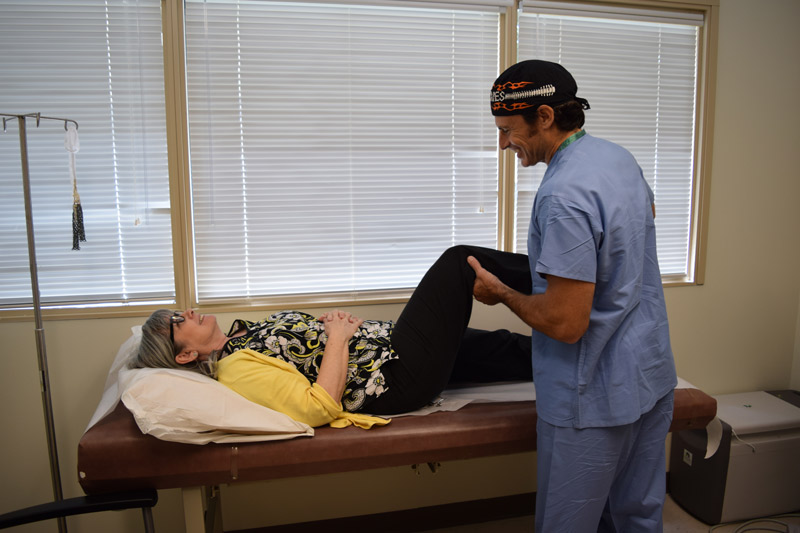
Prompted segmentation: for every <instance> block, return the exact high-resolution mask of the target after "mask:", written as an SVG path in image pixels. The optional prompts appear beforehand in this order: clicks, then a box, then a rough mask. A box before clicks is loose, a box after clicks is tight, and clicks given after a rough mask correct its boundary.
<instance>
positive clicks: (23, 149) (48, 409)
mask: <svg viewBox="0 0 800 533" xmlns="http://www.w3.org/2000/svg"><path fill="white" fill-rule="evenodd" d="M17 119H18V120H19V152H20V158H21V159H22V188H23V192H24V194H25V221H26V223H27V229H28V258H29V260H30V272H31V291H32V292H33V313H34V319H35V324H36V326H35V327H36V330H35V331H36V351H37V353H38V355H39V375H40V380H41V388H42V406H43V408H44V421H45V430H46V432H47V450H48V452H49V454H50V477H51V480H52V483H53V496H54V497H55V500H56V501H61V500H63V499H64V495H63V493H62V491H61V474H60V470H59V466H58V448H57V447H56V430H55V423H54V421H53V403H52V401H51V398H50V374H49V373H48V370H47V350H46V348H45V343H44V327H43V325H42V308H41V303H40V301H39V273H38V271H37V269H36V245H35V244H34V238H33V211H32V208H31V184H30V179H29V173H28V141H27V133H26V130H25V117H24V116H18V117H17ZM57 520H58V531H59V533H66V531H67V521H66V518H64V517H63V516H60V517H58V519H57Z"/></svg>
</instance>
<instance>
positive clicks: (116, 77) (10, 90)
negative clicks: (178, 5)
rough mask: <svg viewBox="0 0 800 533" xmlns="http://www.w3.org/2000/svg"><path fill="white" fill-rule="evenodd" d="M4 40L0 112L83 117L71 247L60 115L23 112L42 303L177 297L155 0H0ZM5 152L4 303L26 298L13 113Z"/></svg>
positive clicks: (0, 200) (0, 284)
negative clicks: (77, 231)
mask: <svg viewBox="0 0 800 533" xmlns="http://www.w3.org/2000/svg"><path fill="white" fill-rule="evenodd" d="M0 43H2V44H0V47H2V49H3V50H4V53H3V54H0V72H2V76H0V112H6V113H14V114H25V113H36V112H39V113H41V114H42V115H45V116H55V117H64V118H70V119H73V120H75V121H77V122H78V124H79V129H78V134H79V139H80V150H79V152H78V153H77V155H76V168H77V185H78V192H79V194H80V199H81V205H82V208H83V214H84V221H85V228H86V237H87V241H86V242H84V243H81V249H80V250H79V251H74V250H72V182H71V178H70V173H69V159H68V152H67V151H66V150H65V147H64V136H65V130H64V127H63V124H60V123H56V122H49V121H42V122H41V123H40V125H39V127H36V124H35V121H34V120H30V119H29V120H28V121H27V141H28V160H29V168H30V181H31V189H32V194H31V196H32V212H33V223H34V229H35V240H36V257H37V265H38V268H37V270H38V274H39V285H40V293H41V297H42V298H41V299H42V302H43V304H46V305H51V306H56V305H61V304H70V303H71V304H86V305H92V304H97V303H104V304H106V305H108V304H113V303H133V302H135V301H137V300H140V299H167V300H172V299H174V292H175V291H174V281H173V278H174V275H173V267H172V241H171V231H170V215H169V192H168V176H167V154H166V134H165V112H164V76H163V72H164V69H163V56H162V49H161V14H160V3H159V1H158V0H136V1H123V0H81V1H80V2H74V1H70V0H0ZM12 50H13V52H12ZM0 161H2V162H3V164H2V165H0V249H2V250H3V253H2V255H0V306H3V307H26V306H27V307H30V306H31V301H32V296H31V288H30V274H29V265H28V248H27V234H26V224H25V211H24V205H23V200H22V197H23V192H22V177H21V176H22V174H21V167H20V163H19V162H20V143H19V129H18V127H17V123H16V121H10V122H8V124H7V128H6V132H5V133H3V132H0Z"/></svg>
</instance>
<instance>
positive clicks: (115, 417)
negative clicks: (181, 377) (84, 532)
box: [78, 387, 716, 533]
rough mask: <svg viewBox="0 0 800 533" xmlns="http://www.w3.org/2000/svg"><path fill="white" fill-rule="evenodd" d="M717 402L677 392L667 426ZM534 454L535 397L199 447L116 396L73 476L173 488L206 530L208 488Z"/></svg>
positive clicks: (683, 424) (196, 526)
mask: <svg viewBox="0 0 800 533" xmlns="http://www.w3.org/2000/svg"><path fill="white" fill-rule="evenodd" d="M715 414H716V401H715V400H714V399H713V398H712V397H711V396H709V395H707V394H706V393H704V392H702V391H701V390H698V389H696V388H692V387H689V388H677V389H675V407H674V414H673V421H672V426H671V428H670V429H671V431H678V430H684V429H699V428H704V427H705V426H706V425H707V424H708V423H709V422H710V421H711V420H712V419H713V418H714V416H715ZM533 450H536V402H535V401H514V402H489V403H480V402H475V403H469V404H468V405H466V406H464V407H462V408H460V409H458V410H455V411H443V412H433V413H430V414H427V415H424V416H407V417H397V418H394V419H393V420H392V422H391V423H390V424H388V425H386V426H381V427H374V428H372V429H370V430H363V429H359V428H356V427H348V428H344V429H334V428H331V427H320V428H315V430H314V436H313V437H299V438H293V439H289V440H280V441H269V442H248V443H227V444H217V443H209V444H204V445H194V444H185V443H177V442H167V441H164V440H160V439H158V438H155V437H153V436H151V435H145V434H143V433H142V431H140V429H139V427H137V424H136V422H135V420H134V418H133V416H132V415H131V413H130V412H129V411H128V409H127V408H126V407H125V405H123V404H122V402H120V403H119V404H118V405H117V406H116V408H115V409H114V410H113V411H112V412H110V413H109V414H108V415H106V416H105V417H104V418H103V419H102V420H100V421H99V422H97V423H96V424H95V425H93V426H92V427H91V428H90V429H88V430H87V432H86V433H85V434H84V435H83V437H82V438H81V440H80V443H79V446H78V474H79V481H80V484H81V487H82V488H83V490H84V491H85V492H86V494H87V495H95V494H103V493H109V492H119V491H130V490H138V489H169V488H180V489H182V493H183V501H184V514H185V520H186V531H187V533H196V532H201V531H204V529H205V527H206V525H205V521H206V518H205V511H204V508H205V507H206V504H207V501H206V494H207V493H208V492H209V491H208V490H207V489H208V488H210V487H214V486H218V485H221V484H232V483H238V482H247V481H256V480H267V479H278V478H290V477H297V476H307V475H317V474H329V473H339V472H348V471H355V470H364V469H372V468H383V467H391V466H404V465H414V464H426V463H438V462H445V461H455V460H462V459H473V458H478V457H487V456H495V455H503V454H511V453H519V452H527V451H533Z"/></svg>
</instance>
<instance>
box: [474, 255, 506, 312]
mask: <svg viewBox="0 0 800 533" xmlns="http://www.w3.org/2000/svg"><path fill="white" fill-rule="evenodd" d="M467 263H469V266H471V267H472V270H474V271H475V285H473V287H472V295H473V296H475V299H476V300H478V301H479V302H481V303H483V304H486V305H496V304H499V303H500V302H502V301H503V300H502V298H501V294H502V292H503V291H504V290H506V289H508V287H507V286H506V284H505V283H503V282H502V281H500V280H499V279H498V277H497V276H495V275H494V274H492V273H491V272H489V271H488V270H486V269H485V268H483V267H482V266H481V263H480V261H478V260H477V259H475V258H474V257H472V256H469V257H467Z"/></svg>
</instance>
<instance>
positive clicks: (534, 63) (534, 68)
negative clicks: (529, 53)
mask: <svg viewBox="0 0 800 533" xmlns="http://www.w3.org/2000/svg"><path fill="white" fill-rule="evenodd" d="M577 92H578V85H577V84H576V83H575V78H573V77H572V74H570V73H569V72H568V71H567V69H565V68H564V67H562V66H561V65H559V64H558V63H551V62H550V61H542V60H540V59H529V60H527V61H520V62H519V63H517V64H516V65H513V66H511V67H509V68H508V69H507V70H506V71H505V72H503V73H502V74H500V77H499V78H497V80H496V81H495V82H494V85H492V90H491V93H490V95H489V103H490V104H491V106H492V115H494V116H496V117H507V116H511V115H521V114H523V113H525V112H526V111H529V110H533V109H535V108H537V107H539V106H540V105H543V104H547V105H549V106H553V105H556V104H563V103H564V102H569V101H570V100H576V101H577V102H579V103H580V104H581V106H583V108H584V109H589V102H587V101H586V100H585V99H583V98H578V97H577V96H575V93H577Z"/></svg>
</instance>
